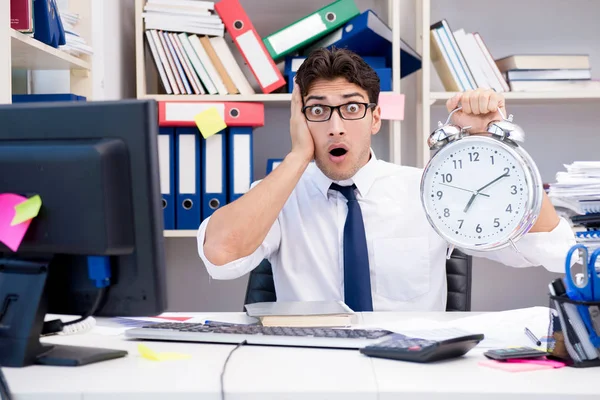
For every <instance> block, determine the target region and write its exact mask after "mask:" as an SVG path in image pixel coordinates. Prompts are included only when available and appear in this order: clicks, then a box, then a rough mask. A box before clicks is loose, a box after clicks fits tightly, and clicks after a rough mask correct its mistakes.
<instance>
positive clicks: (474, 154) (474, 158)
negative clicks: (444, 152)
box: [469, 151, 479, 161]
mask: <svg viewBox="0 0 600 400" xmlns="http://www.w3.org/2000/svg"><path fill="white" fill-rule="evenodd" d="M469 160H470V161H479V153H478V152H476V151H474V152H472V153H469Z"/></svg>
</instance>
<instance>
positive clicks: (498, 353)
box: [483, 347, 548, 360]
mask: <svg viewBox="0 0 600 400" xmlns="http://www.w3.org/2000/svg"><path fill="white" fill-rule="evenodd" d="M483 355H484V356H486V357H487V358H490V359H492V360H509V359H514V358H538V357H544V356H547V355H548V352H546V351H542V350H538V349H534V348H532V347H508V348H505V349H491V350H488V351H486V352H485V353H483Z"/></svg>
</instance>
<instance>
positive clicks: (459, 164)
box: [452, 160, 462, 169]
mask: <svg viewBox="0 0 600 400" xmlns="http://www.w3.org/2000/svg"><path fill="white" fill-rule="evenodd" d="M452 162H453V163H454V169H462V160H452Z"/></svg>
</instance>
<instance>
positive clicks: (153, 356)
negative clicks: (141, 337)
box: [138, 343, 192, 361]
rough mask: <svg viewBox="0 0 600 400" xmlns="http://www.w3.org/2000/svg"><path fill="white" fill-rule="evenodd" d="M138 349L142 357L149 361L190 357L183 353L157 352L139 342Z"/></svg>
mask: <svg viewBox="0 0 600 400" xmlns="http://www.w3.org/2000/svg"><path fill="white" fill-rule="evenodd" d="M138 351H139V352H140V355H141V356H142V357H144V358H145V359H146V360H151V361H170V360H187V359H189V358H192V356H191V355H189V354H184V353H165V352H163V353H157V352H156V351H154V350H152V349H151V348H149V347H148V346H145V345H143V344H141V343H139V344H138Z"/></svg>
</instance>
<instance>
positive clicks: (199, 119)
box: [194, 107, 227, 139]
mask: <svg viewBox="0 0 600 400" xmlns="http://www.w3.org/2000/svg"><path fill="white" fill-rule="evenodd" d="M194 121H195V122H196V126H197V127H198V129H199V130H200V133H201V134H202V136H204V139H206V138H208V137H210V136H212V135H214V134H215V133H217V132H220V131H222V130H223V129H225V128H227V125H226V124H225V121H224V120H223V117H221V114H219V110H217V108H216V107H209V108H207V109H206V110H204V111H202V112H201V113H198V114H196V115H195V116H194Z"/></svg>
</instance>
